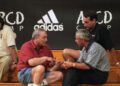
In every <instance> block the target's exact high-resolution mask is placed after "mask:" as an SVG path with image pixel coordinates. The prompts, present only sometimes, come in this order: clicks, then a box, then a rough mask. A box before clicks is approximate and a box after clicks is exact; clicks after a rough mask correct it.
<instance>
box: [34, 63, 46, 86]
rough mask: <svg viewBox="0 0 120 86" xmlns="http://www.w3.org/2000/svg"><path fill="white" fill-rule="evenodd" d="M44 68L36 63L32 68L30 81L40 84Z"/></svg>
mask: <svg viewBox="0 0 120 86" xmlns="http://www.w3.org/2000/svg"><path fill="white" fill-rule="evenodd" d="M44 73H45V68H44V66H42V65H38V66H36V67H34V68H33V69H32V81H33V83H35V84H40V83H41V82H42V80H43V78H44Z"/></svg>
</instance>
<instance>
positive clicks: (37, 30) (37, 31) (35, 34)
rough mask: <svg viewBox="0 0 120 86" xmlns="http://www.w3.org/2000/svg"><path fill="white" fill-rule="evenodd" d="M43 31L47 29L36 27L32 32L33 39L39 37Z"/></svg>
mask: <svg viewBox="0 0 120 86" xmlns="http://www.w3.org/2000/svg"><path fill="white" fill-rule="evenodd" d="M41 31H45V32H46V30H45V29H43V28H39V29H35V30H34V31H33V33H32V39H35V38H36V37H38V36H39V35H40V32H41Z"/></svg>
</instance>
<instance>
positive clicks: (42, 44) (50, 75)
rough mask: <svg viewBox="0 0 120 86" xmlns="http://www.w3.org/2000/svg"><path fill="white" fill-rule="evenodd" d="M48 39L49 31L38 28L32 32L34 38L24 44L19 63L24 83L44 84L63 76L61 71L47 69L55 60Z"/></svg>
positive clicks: (39, 85) (42, 85)
mask: <svg viewBox="0 0 120 86" xmlns="http://www.w3.org/2000/svg"><path fill="white" fill-rule="evenodd" d="M46 41H47V32H46V31H45V30H44V29H37V30H35V31H34V32H33V34H32V40H30V41H28V42H26V43H24V44H23V45H22V47H21V50H20V53H19V61H18V65H17V67H18V70H19V72H18V78H19V80H20V81H21V82H22V83H24V84H28V83H32V86H44V85H47V84H49V83H53V82H55V81H57V80H59V79H61V78H62V73H61V72H59V71H52V72H49V71H48V70H47V68H48V67H49V66H50V64H51V63H53V61H54V60H53V58H52V57H53V55H52V52H51V51H50V49H49V47H48V45H47V44H46ZM44 78H45V79H44ZM28 85H30V84H28Z"/></svg>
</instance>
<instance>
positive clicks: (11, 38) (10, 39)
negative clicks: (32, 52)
mask: <svg viewBox="0 0 120 86" xmlns="http://www.w3.org/2000/svg"><path fill="white" fill-rule="evenodd" d="M6 28H7V29H6V30H7V31H6V40H7V46H13V45H16V43H15V37H14V33H13V31H12V28H11V27H10V26H8V27H6Z"/></svg>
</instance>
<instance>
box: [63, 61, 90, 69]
mask: <svg viewBox="0 0 120 86" xmlns="http://www.w3.org/2000/svg"><path fill="white" fill-rule="evenodd" d="M63 66H64V68H65V69H68V68H71V67H73V68H77V69H82V70H89V69H90V66H88V65H87V64H85V63H77V62H68V61H66V62H64V63H63Z"/></svg>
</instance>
